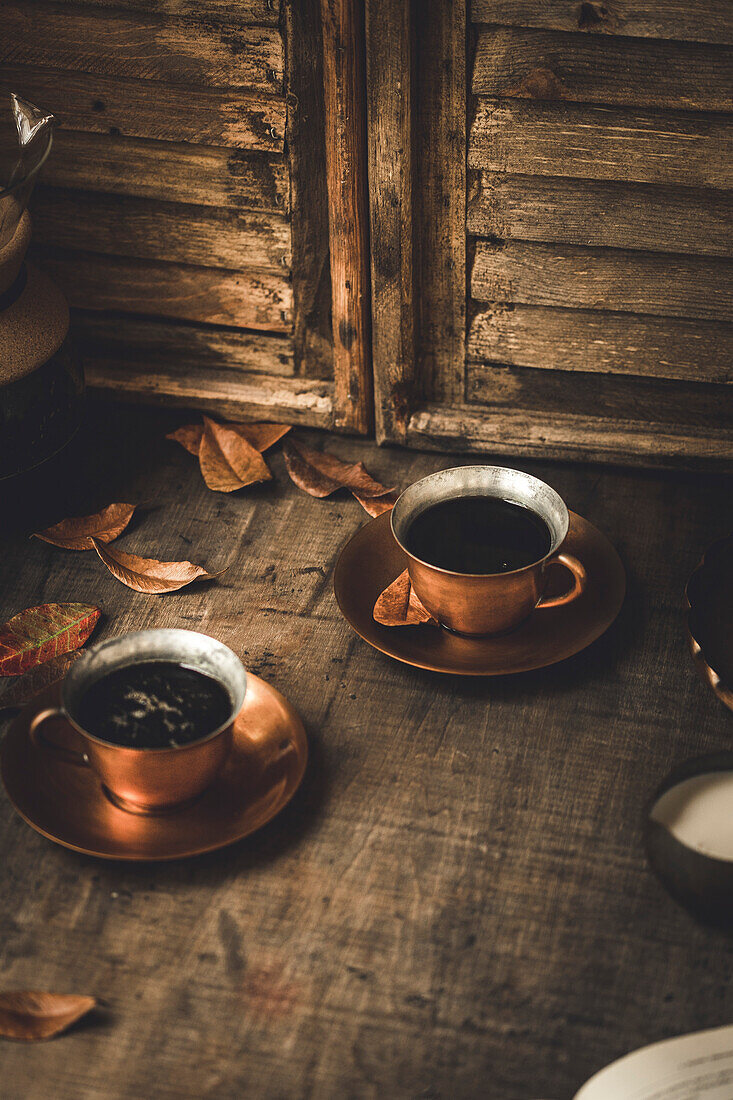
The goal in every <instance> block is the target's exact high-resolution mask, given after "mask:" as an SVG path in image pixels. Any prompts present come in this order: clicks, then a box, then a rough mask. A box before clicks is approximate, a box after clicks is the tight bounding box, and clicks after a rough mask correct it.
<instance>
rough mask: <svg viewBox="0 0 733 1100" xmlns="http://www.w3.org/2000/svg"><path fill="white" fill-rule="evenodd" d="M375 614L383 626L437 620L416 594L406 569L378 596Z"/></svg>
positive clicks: (415, 623) (413, 624) (410, 624)
mask: <svg viewBox="0 0 733 1100" xmlns="http://www.w3.org/2000/svg"><path fill="white" fill-rule="evenodd" d="M373 615H374V620H375V622H378V623H381V624H382V626H417V625H418V624H419V623H434V622H435V621H436V620H435V619H434V618H433V616H432V615H431V614H430V612H429V611H426V609H425V608H424V607H423V605H422V604H421V602H420V600H419V599H418V598H417V596H416V595H415V590H414V588H413V587H412V584H411V582H410V574H409V573H408V572H407V570H406V569H405V571H404V573H400V575H399V577H398V578H397V580H394V581H392V583H391V584H390V585H389V586H388V587H387V588H385V590H384V592H382V593H381V595H380V596H379V597H378V598H377V602H376V603H375V605H374V612H373Z"/></svg>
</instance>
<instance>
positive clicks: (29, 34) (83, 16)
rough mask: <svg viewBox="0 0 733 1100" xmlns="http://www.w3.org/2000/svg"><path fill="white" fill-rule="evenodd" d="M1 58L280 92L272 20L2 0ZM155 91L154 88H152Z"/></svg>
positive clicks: (280, 55) (279, 50)
mask: <svg viewBox="0 0 733 1100" xmlns="http://www.w3.org/2000/svg"><path fill="white" fill-rule="evenodd" d="M0 63H2V64H3V65H5V64H7V65H27V66H29V67H31V68H33V69H55V70H59V69H61V70H64V71H66V70H71V71H75V72H85V73H95V74H98V75H100V76H104V77H107V76H124V77H133V78H134V79H136V80H150V81H156V82H164V83H169V84H182V85H185V86H187V87H190V86H191V85H196V86H203V87H224V88H233V87H242V86H248V87H251V88H259V89H262V90H263V91H270V92H272V91H281V90H282V79H283V50H282V39H281V37H280V34H279V32H278V31H277V30H276V29H275V28H273V27H247V26H243V25H236V24H234V25H230V26H228V27H227V29H226V31H225V32H222V30H221V29H220V28H219V27H217V26H216V25H214V26H213V27H212V26H211V25H209V24H208V23H207V21H206V18H205V15H204V13H203V12H202V13H201V14H200V15H199V16H198V17H197V18H196V19H195V20H192V19H190V18H184V17H182V16H179V17H177V18H165V17H164V16H162V15H154V14H151V15H145V14H142V13H140V14H139V13H137V12H129V11H114V12H111V11H108V10H105V9H103V8H99V9H96V8H92V7H79V8H71V7H67V6H64V7H61V8H57V7H55V6H54V5H53V4H49V3H45V2H44V0H34V2H33V3H32V4H28V3H21V2H18V0H6V2H5V3H4V4H3V37H2V39H0ZM150 94H151V96H155V89H154V88H151V89H150Z"/></svg>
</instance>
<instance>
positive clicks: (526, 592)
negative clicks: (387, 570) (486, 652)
mask: <svg viewBox="0 0 733 1100" xmlns="http://www.w3.org/2000/svg"><path fill="white" fill-rule="evenodd" d="M465 496H489V497H496V498H498V499H501V500H505V501H509V502H510V503H513V504H518V505H520V506H522V507H524V508H528V509H529V510H530V511H531V512H534V513H535V515H538V516H539V517H540V518H541V519H542V520H544V522H545V524H546V525H547V528H548V530H549V532H550V548H549V550H548V552H547V554H545V556H544V557H543V558H541V559H540V560H539V561H536V562H533V563H532V564H531V565H528V566H525V567H524V568H522V569H515V570H512V571H510V572H506V573H455V572H451V571H450V570H447V569H441V568H440V567H439V566H436V565H431V564H430V563H429V562H427V561H423V560H421V559H420V558H417V557H415V556H414V555H413V554H411V553H410V551H409V550H408V549H407V546H406V536H407V532H408V530H409V527H410V525H411V523H412V522H413V520H414V519H415V518H416V517H417V516H418V515H420V513H422V512H424V511H425V510H426V509H427V508H430V507H431V506H433V505H435V504H439V503H442V502H443V501H446V500H451V499H453V498H457V497H465ZM391 522H392V533H393V535H394V537H395V539H396V540H397V542H398V543H399V545H400V547H401V548H402V550H403V551H404V552H405V554H406V555H407V560H408V570H409V573H410V580H411V582H412V586H413V588H414V589H415V593H416V594H417V596H418V597H419V599H420V601H421V602H422V604H423V605H424V607H425V608H426V609H427V610H428V611H429V612H430V614H431V615H433V616H434V617H435V618H436V619H437V620H438V622H439V623H441V624H442V625H443V626H445V627H447V628H448V629H449V630H453V631H455V632H456V633H458V634H468V635H486V634H504V633H506V632H508V631H510V630H513V629H514V628H515V627H517V626H519V625H520V624H521V623H522V622H523V621H524V620H525V619H526V618H528V617H529V615H531V614H532V612H533V611H534V610H535V608H537V609H538V611H543V610H544V609H546V608H548V607H558V606H559V605H560V604H565V603H570V601H572V600H575V599H577V597H578V596H580V594H581V593H582V592H583V590H584V588H585V583H586V574H585V569H584V568H583V565H582V563H581V562H580V561H579V560H578V559H577V558H576V557H574V556H573V555H571V554H566V553H564V552H563V551H562V549H561V547H562V544H563V541H564V539H565V536H566V535H567V532H568V526H569V522H570V520H569V515H568V509H567V506H566V505H565V502H564V501H563V500H562V498H561V497H560V496H559V495H558V494H557V493H556V492H555V490H554V489H552V488H550V486H549V485H546V484H545V482H544V481H540V479H539V478H536V477H533V476H532V475H531V474H525V473H523V472H522V471H521V470H512V469H510V468H508V467H505V466H457V467H454V468H453V469H450V470H440V471H438V472H437V473H435V474H430V475H429V476H428V477H424V478H422V479H421V480H420V481H416V482H415V483H414V484H413V485H410V486H409V487H408V488H407V489H405V491H404V493H402V495H401V496H400V498H399V500H398V501H397V503H396V504H395V506H394V508H393V510H392V520H391ZM555 563H558V564H560V565H563V566H565V568H566V569H568V570H569V571H570V572H571V574H572V578H573V583H572V586H571V587H570V589H569V590H568V591H567V592H564V593H563V594H562V595H561V596H554V597H550V598H546V597H545V595H544V593H545V589H546V587H547V582H548V569H549V567H550V566H551V565H553V564H555Z"/></svg>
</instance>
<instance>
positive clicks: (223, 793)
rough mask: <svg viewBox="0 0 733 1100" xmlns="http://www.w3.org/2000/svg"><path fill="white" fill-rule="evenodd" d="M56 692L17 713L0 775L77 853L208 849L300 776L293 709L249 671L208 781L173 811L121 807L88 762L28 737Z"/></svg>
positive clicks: (170, 854)
mask: <svg viewBox="0 0 733 1100" xmlns="http://www.w3.org/2000/svg"><path fill="white" fill-rule="evenodd" d="M59 695H60V684H58V683H56V684H52V685H51V686H50V687H49V688H46V690H45V691H43V692H41V694H40V695H37V696H36V698H35V699H34V700H33V701H32V702H31V703H29V704H28V706H27V707H25V709H24V710H23V711H21V713H20V714H19V715H18V717H17V718H16V719H15V721H14V722H13V724H12V725H11V727H10V729H9V730H8V732H7V734H6V736H5V739H4V741H3V743H2V748H1V749H0V775H2V780H3V783H4V785H5V790H6V791H7V794H8V797H9V799H10V801H11V802H12V803H13V806H14V807H15V809H16V810H17V811H18V813H19V814H20V816H21V817H22V818H24V819H25V821H27V822H28V824H29V825H31V826H32V827H33V828H34V829H36V831H37V832H39V833H42V835H43V836H45V837H48V839H49V840H54V841H56V843H57V844H63V845H64V847H66V848H73V849H74V850H75V851H77V852H84V853H85V854H86V855H90V856H99V857H100V858H102V859H127V860H164V859H183V858H184V857H185V856H194V855H200V854H201V853H202V852H212V851H214V850H215V849H216V848H222V847H224V845H226V844H232V843H233V842H234V841H235V840H241V839H242V837H245V836H247V835H248V834H249V833H253V832H254V831H255V829H259V828H260V827H261V826H262V825H264V824H265V823H266V822H268V821H269V820H270V819H271V818H273V817H274V816H275V814H277V813H279V811H280V810H281V809H282V808H283V806H285V804H286V803H287V802H289V801H290V799H291V798H292V796H293V794H294V793H295V791H296V790H297V788H298V785H299V784H300V781H301V779H302V778H303V773H304V771H305V765H306V760H307V757H308V745H307V741H306V737H305V730H304V729H303V724H302V722H301V720H300V718H299V717H298V715H297V714H296V712H295V711H294V710H293V708H292V706H291V705H290V703H289V702H288V701H287V699H284V698H283V696H282V695H280V693H279V692H277V691H275V689H274V688H272V687H270V686H269V684H266V683H265V682H264V680H260V679H259V678H258V677H257V676H252V675H251V674H248V676H247V696H246V699H245V702H244V706H243V707H242V709H241V711H240V712H239V715H238V716H237V718H236V721H235V724H234V745H233V748H232V753H231V756H230V757H229V759H228V760H227V762H226V764H225V766H224V769H223V770H222V772H221V773H220V775H219V776H218V777H217V779H216V780H215V781H214V783H213V785H212V786H211V787H209V789H208V790H206V791H204V793H203V794H202V795H201V796H200V797H199V798H198V799H197V800H196V801H195V802H193V803H191V804H190V805H189V806H188V807H187V808H182V809H180V810H177V811H175V812H171V813H168V814H161V815H156V816H148V815H139V814H131V813H127V812H126V811H125V810H122V809H118V808H117V806H115V805H113V803H112V802H111V801H110V800H109V799H108V798H107V796H106V795H105V794H104V792H103V790H102V786H101V784H100V782H99V779H98V778H97V777H96V776H95V775H94V773H93V772H91V771H90V770H89V769H88V768H83V767H79V766H77V765H74V764H66V763H62V762H59V761H58V760H57V759H55V758H54V757H53V756H52V755H51V754H50V753H44V752H43V751H42V750H39V749H37V748H35V747H34V746H33V745H32V744H31V741H30V738H29V736H28V723H29V721H30V719H31V717H32V716H33V715H34V714H35V713H36V712H37V711H38V710H40V709H41V708H42V707H47V706H51V705H53V704H54V703H57V702H58V700H59ZM54 725H55V729H54V728H53V727H54ZM65 730H68V726H67V724H66V723H65V722H64V721H63V720H56V722H55V723H54V722H52V721H49V723H48V732H49V735H50V736H51V737H52V738H53V740H55V741H57V742H58V741H62V740H63V737H64V731H65Z"/></svg>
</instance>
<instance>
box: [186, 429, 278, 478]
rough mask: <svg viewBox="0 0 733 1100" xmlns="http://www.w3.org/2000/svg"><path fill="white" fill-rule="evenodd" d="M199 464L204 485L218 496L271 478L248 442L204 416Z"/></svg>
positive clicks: (260, 458)
mask: <svg viewBox="0 0 733 1100" xmlns="http://www.w3.org/2000/svg"><path fill="white" fill-rule="evenodd" d="M199 463H200V465H201V473H202V474H203V478H204V481H205V482H206V484H207V485H208V486H209V488H210V489H215V490H216V491H217V492H220V493H233V492H234V491H235V490H236V489H244V488H245V487H246V486H247V485H254V484H255V483H256V482H258V481H269V480H270V478H271V477H272V474H271V473H270V471H269V470H268V468H267V464H266V463H265V460H264V458H263V457H262V455H261V454H260V452H259V451H258V450H257V449H256V448H255V447H253V446H252V444H251V443H248V442H247V440H246V439H244V438H243V437H242V436H241V435H240V434H239V432H235V431H232V429H231V428H228V427H226V426H225V425H224V424H217V423H216V421H214V420H210V419H209V418H208V416H205V417H204V433H203V436H202V438H201V443H200V444H199Z"/></svg>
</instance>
